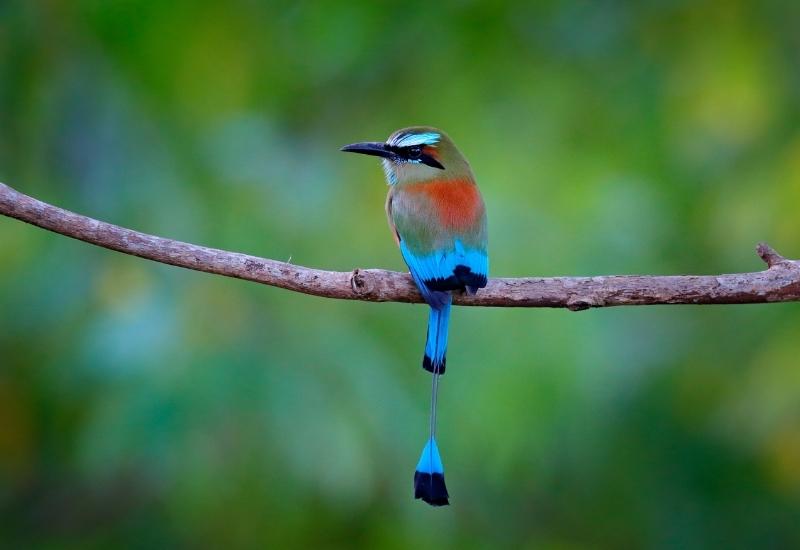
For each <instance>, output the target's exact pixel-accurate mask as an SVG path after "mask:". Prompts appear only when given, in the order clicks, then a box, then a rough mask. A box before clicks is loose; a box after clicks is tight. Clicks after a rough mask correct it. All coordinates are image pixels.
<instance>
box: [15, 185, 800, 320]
mask: <svg viewBox="0 0 800 550" xmlns="http://www.w3.org/2000/svg"><path fill="white" fill-rule="evenodd" d="M0 214H3V215H4V216H8V217H11V218H16V219H18V220H21V221H23V222H27V223H30V224H32V225H35V226H38V227H41V228H43V229H48V230H50V231H53V232H55V233H60V234H62V235H66V236H68V237H72V238H74V239H78V240H81V241H84V242H87V243H91V244H95V245H97V246H102V247H104V248H109V249H111V250H116V251H118V252H123V253H125V254H131V255H134V256H139V257H140V258H147V259H148V260H153V261H156V262H161V263H164V264H170V265H175V266H178V267H185V268H187V269H194V270H196V271H204V272H206V273H214V274H217V275H224V276H226V277H235V278H237V279H244V280H247V281H254V282H257V283H262V284H266V285H270V286H275V287H279V288H285V289H287V290H292V291H295V292H302V293H304V294H310V295H312V296H322V297H325V298H339V299H344V300H366V301H371V302H407V303H418V302H422V297H421V296H420V294H419V292H418V291H417V289H416V288H415V286H414V283H413V281H412V280H411V276H410V275H408V274H407V273H397V272H395V271H386V270H383V269H355V270H353V271H352V272H341V271H323V270H319V269H310V268H307V267H301V266H296V265H292V264H289V263H285V262H278V261H275V260H269V259H266V258H259V257H257V256H248V255H247V254H240V253H238V252H227V251H225V250H218V249H215V248H206V247H204V246H197V245H194V244H189V243H184V242H180V241H173V240H171V239H165V238H163V237H156V236H154V235H147V234H146V233H140V232H138V231H133V230H131V229H126V228H124V227H119V226H116V225H112V224H109V223H105V222H101V221H98V220H95V219H92V218H87V217H85V216H81V215H79V214H75V213H73V212H69V211H67V210H63V209H61V208H58V207H55V206H52V205H50V204H47V203H44V202H41V201H39V200H36V199H34V198H32V197H29V196H27V195H24V194H22V193H20V192H19V191H16V190H14V189H12V188H11V187H9V186H7V185H5V184H2V183H0ZM758 254H759V256H761V259H763V260H764V262H766V264H767V266H768V269H767V270H766V271H759V272H754V273H738V274H730V275H673V276H647V275H613V276H602V277H524V278H518V279H491V280H490V281H489V284H488V285H487V287H486V288H485V289H482V290H480V291H479V292H478V294H477V295H476V296H466V295H460V294H459V295H457V296H455V297H454V302H455V303H456V304H460V305H465V306H500V307H565V308H569V309H571V310H573V311H579V310H583V309H588V308H592V307H608V306H625V305H654V304H752V303H766V302H790V301H798V300H800V262H798V261H795V260H787V259H785V258H784V257H783V256H781V255H780V254H778V253H777V252H775V251H774V250H773V249H772V248H770V247H769V246H768V245H766V244H760V245H758Z"/></svg>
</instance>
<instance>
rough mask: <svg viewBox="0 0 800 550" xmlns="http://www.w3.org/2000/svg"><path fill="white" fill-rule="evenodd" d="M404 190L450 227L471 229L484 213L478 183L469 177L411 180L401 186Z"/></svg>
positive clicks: (456, 230) (412, 199) (409, 196)
mask: <svg viewBox="0 0 800 550" xmlns="http://www.w3.org/2000/svg"><path fill="white" fill-rule="evenodd" d="M403 192H404V194H406V196H407V197H408V199H409V200H411V201H418V202H421V203H423V204H424V205H425V206H426V207H427V208H430V209H431V210H432V213H433V214H434V217H435V219H436V221H437V222H438V223H439V224H440V225H441V227H442V228H444V229H447V230H450V231H454V232H465V231H470V230H471V229H473V228H474V227H476V226H477V225H479V223H480V221H481V219H482V218H483V216H484V214H485V208H484V204H483V199H482V198H481V193H480V191H479V190H478V186H477V185H475V184H474V183H473V182H472V181H471V180H469V179H442V180H429V181H424V182H419V183H410V184H406V185H404V186H403ZM427 208H426V209H427Z"/></svg>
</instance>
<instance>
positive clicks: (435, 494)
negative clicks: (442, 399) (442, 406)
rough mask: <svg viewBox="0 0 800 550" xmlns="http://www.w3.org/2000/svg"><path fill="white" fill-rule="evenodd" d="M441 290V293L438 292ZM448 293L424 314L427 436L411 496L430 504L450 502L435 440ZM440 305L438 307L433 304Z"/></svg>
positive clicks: (444, 350) (444, 352)
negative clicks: (428, 389)
mask: <svg viewBox="0 0 800 550" xmlns="http://www.w3.org/2000/svg"><path fill="white" fill-rule="evenodd" d="M442 294H445V293H442ZM451 301H452V297H451V296H450V293H449V292H448V293H446V297H445V296H442V300H441V305H440V304H435V305H431V312H430V316H429V318H428V341H427V343H426V344H425V358H424V359H423V362H422V366H423V368H424V369H425V370H427V371H430V372H431V373H433V375H432V383H431V416H430V436H429V437H428V441H427V443H426V444H425V447H424V448H423V449H422V455H421V456H420V458H419V463H417V470H416V471H415V472H414V498H421V499H422V500H423V501H424V502H427V503H428V504H430V505H431V506H444V505H447V504H450V501H449V495H448V494H447V486H446V485H445V482H444V466H443V465H442V458H441V456H440V455H439V446H438V445H437V444H436V399H437V396H438V393H439V376H440V375H441V374H442V373H444V369H445V363H446V356H447V329H448V325H449V322H450V303H451ZM436 306H440V307H436Z"/></svg>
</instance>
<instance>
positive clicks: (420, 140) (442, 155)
mask: <svg viewBox="0 0 800 550" xmlns="http://www.w3.org/2000/svg"><path fill="white" fill-rule="evenodd" d="M342 151H346V152H348V153H361V154H363V155H373V156H376V157H381V158H382V159H383V168H384V171H385V172H386V180H387V181H388V182H389V185H394V184H397V183H410V182H418V181H425V180H431V179H439V178H448V179H449V178H453V177H464V176H469V177H470V178H471V177H472V173H471V172H470V168H469V164H467V161H466V159H465V158H464V156H463V155H462V154H461V152H460V151H459V150H458V149H457V148H456V146H455V144H454V143H453V142H452V141H451V140H450V138H449V137H448V136H447V134H445V133H444V132H442V131H441V130H438V129H436V128H431V127H430V126H414V127H411V128H403V129H402V130H397V131H396V132H394V133H393V134H392V135H390V136H389V139H387V140H386V141H385V142H381V141H366V142H362V143H352V144H350V145H345V146H344V147H342Z"/></svg>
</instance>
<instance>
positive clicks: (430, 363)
mask: <svg viewBox="0 0 800 550" xmlns="http://www.w3.org/2000/svg"><path fill="white" fill-rule="evenodd" d="M432 294H433V293H432ZM435 294H436V295H437V296H436V298H440V301H437V302H434V301H431V302H430V303H431V312H430V314H429V316H428V340H427V341H426V342H425V357H423V359H422V368H423V369H425V370H426V371H428V372H432V373H439V374H444V370H445V367H446V365H447V331H448V327H449V326H450V304H451V303H452V301H453V297H452V295H451V294H450V293H449V292H436V293H435ZM439 295H441V296H439Z"/></svg>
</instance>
